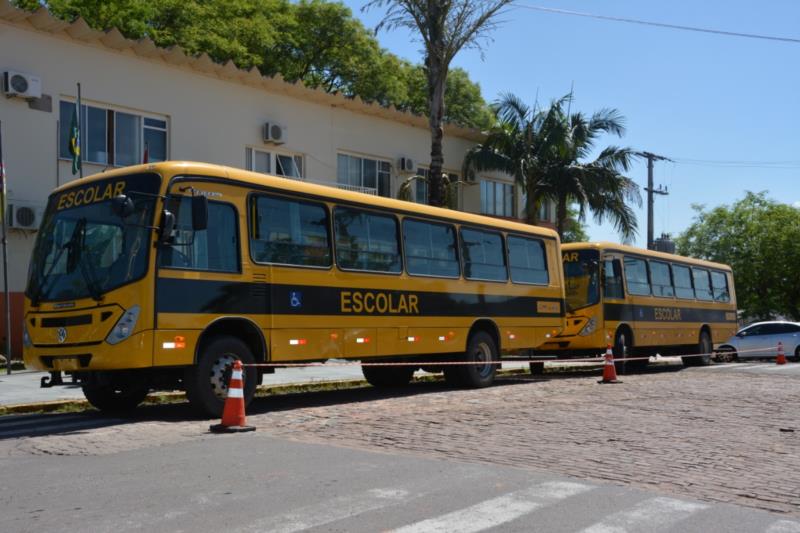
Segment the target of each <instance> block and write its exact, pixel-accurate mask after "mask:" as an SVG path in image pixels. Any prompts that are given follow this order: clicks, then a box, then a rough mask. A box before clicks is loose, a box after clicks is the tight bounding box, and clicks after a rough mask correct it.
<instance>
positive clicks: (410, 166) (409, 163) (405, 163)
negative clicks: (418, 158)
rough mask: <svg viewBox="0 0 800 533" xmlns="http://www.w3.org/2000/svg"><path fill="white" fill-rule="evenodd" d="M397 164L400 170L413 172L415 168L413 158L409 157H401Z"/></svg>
mask: <svg viewBox="0 0 800 533" xmlns="http://www.w3.org/2000/svg"><path fill="white" fill-rule="evenodd" d="M397 166H399V167H400V172H414V171H416V170H417V167H416V165H415V164H414V160H413V159H411V158H410V157H401V158H400V160H399V161H398V162H397Z"/></svg>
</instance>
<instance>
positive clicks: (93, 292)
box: [70, 218, 103, 302]
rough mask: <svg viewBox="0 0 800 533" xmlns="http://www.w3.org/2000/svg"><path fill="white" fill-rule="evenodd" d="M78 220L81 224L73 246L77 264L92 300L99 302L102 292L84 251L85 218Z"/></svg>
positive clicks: (92, 266) (85, 249) (85, 248)
mask: <svg viewBox="0 0 800 533" xmlns="http://www.w3.org/2000/svg"><path fill="white" fill-rule="evenodd" d="M80 222H83V224H81V227H80V233H79V234H78V235H77V237H78V238H79V239H78V241H77V242H75V247H76V248H77V250H76V251H75V253H77V254H78V255H77V262H78V265H77V266H78V268H79V269H80V272H81V277H82V278H83V281H84V282H85V283H86V288H87V289H88V290H89V295H90V296H91V297H92V299H93V300H94V301H96V302H99V301H100V300H102V299H103V294H102V292H101V291H100V288H99V287H98V286H97V278H96V277H95V274H96V272H95V270H94V265H92V264H91V263H90V262H88V261H86V255H87V254H86V253H85V252H86V251H87V250H88V248H87V247H86V218H82V219H81V220H80V221H79V223H80ZM70 240H72V239H70Z"/></svg>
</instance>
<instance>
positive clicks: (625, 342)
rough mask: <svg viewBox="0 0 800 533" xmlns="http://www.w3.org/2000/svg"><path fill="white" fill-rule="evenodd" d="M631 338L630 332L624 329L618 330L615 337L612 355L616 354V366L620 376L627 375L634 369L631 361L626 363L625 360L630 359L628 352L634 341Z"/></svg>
mask: <svg viewBox="0 0 800 533" xmlns="http://www.w3.org/2000/svg"><path fill="white" fill-rule="evenodd" d="M629 337H630V334H629V333H628V330H626V329H623V328H620V329H618V330H617V333H616V334H615V335H614V346H613V348H612V353H613V354H614V366H615V367H616V370H617V373H618V374H625V372H627V371H628V370H631V369H632V368H633V365H632V364H631V362H630V361H625V358H626V357H628V350H629V349H630V347H631V345H632V344H631V341H632V339H630V338H629Z"/></svg>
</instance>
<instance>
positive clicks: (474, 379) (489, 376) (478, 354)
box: [444, 331, 499, 389]
mask: <svg viewBox="0 0 800 533" xmlns="http://www.w3.org/2000/svg"><path fill="white" fill-rule="evenodd" d="M498 359H499V355H498V351H497V345H496V344H495V342H494V338H492V336H491V335H489V334H488V333H487V332H485V331H476V332H475V333H473V334H472V336H471V337H470V338H469V342H468V343H467V351H466V352H465V353H464V361H465V362H469V363H472V362H482V361H486V364H485V365H476V364H469V365H447V366H445V368H444V378H445V381H446V382H447V383H448V384H450V385H453V386H456V387H466V388H471V389H479V388H483V387H488V386H489V385H491V384H492V382H494V377H495V374H496V373H497V366H498V365H497V360H498Z"/></svg>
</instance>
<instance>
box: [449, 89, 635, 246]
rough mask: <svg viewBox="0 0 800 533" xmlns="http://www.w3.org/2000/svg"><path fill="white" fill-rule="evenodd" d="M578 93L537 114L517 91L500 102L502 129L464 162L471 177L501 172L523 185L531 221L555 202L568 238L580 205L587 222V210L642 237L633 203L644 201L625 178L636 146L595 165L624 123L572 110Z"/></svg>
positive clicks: (607, 154) (615, 150)
mask: <svg viewBox="0 0 800 533" xmlns="http://www.w3.org/2000/svg"><path fill="white" fill-rule="evenodd" d="M571 100H572V95H571V94H570V95H567V96H564V97H562V98H560V99H558V100H555V101H554V102H552V103H551V104H550V107H549V108H548V109H543V110H537V109H535V108H531V107H529V106H528V105H526V104H525V103H524V102H523V101H522V100H520V99H519V98H517V97H516V96H514V95H513V94H507V95H504V96H503V97H502V98H501V99H500V101H499V102H497V103H496V104H495V113H496V116H497V124H496V126H495V127H494V128H492V129H491V130H490V132H489V135H488V137H487V138H486V140H485V141H484V142H483V143H482V144H480V145H478V146H476V147H475V148H473V149H472V150H470V151H469V152H468V153H467V156H466V157H465V159H464V176H465V177H466V179H473V178H474V175H475V172H476V171H493V170H494V171H501V172H506V173H507V174H510V175H512V176H514V178H515V180H516V181H517V183H518V184H519V185H520V186H521V187H523V188H524V190H525V193H526V197H527V201H528V205H527V206H526V212H527V213H528V221H529V222H531V223H533V222H534V221H535V220H534V218H535V214H536V213H537V211H538V208H539V206H540V205H541V202H543V201H552V202H554V203H555V204H556V226H557V229H558V233H559V234H560V235H561V237H562V239H563V238H564V237H565V230H566V224H567V221H568V219H569V218H570V217H569V213H568V208H569V207H570V206H572V205H575V206H576V208H577V211H578V218H579V219H580V220H581V221H582V220H584V219H585V218H586V214H587V212H591V213H592V214H593V215H594V218H595V220H596V221H597V222H598V223H602V222H603V220H604V219H606V218H607V219H609V220H611V222H612V223H613V224H614V226H615V227H616V229H617V230H618V231H619V232H620V234H621V235H622V236H623V238H628V237H630V236H631V235H633V234H634V233H635V232H636V228H637V223H636V215H635V214H634V212H633V209H632V208H631V207H630V205H629V203H637V204H640V203H641V197H640V196H639V190H638V187H637V186H636V184H635V183H634V182H633V180H631V179H630V178H628V177H626V176H624V175H623V174H622V173H623V172H626V171H627V170H628V169H629V168H630V163H631V159H632V158H633V157H634V155H633V152H632V151H631V150H630V149H629V148H619V147H616V146H608V147H606V148H604V149H602V150H601V151H600V154H599V155H598V156H597V157H596V158H595V159H594V160H590V161H585V160H586V159H587V158H588V157H589V156H590V155H591V154H592V153H593V152H594V149H595V143H596V141H597V139H598V138H599V137H600V135H602V134H608V133H610V134H613V135H617V136H621V135H623V133H624V131H625V128H624V126H623V122H624V120H623V118H622V116H621V115H620V114H619V112H618V111H617V110H615V109H602V110H600V111H598V112H596V113H594V114H592V115H591V116H585V115H584V114H582V113H579V112H578V113H571V114H570V112H569V111H568V110H565V109H564V107H565V105H568V104H569V103H570V102H571Z"/></svg>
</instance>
